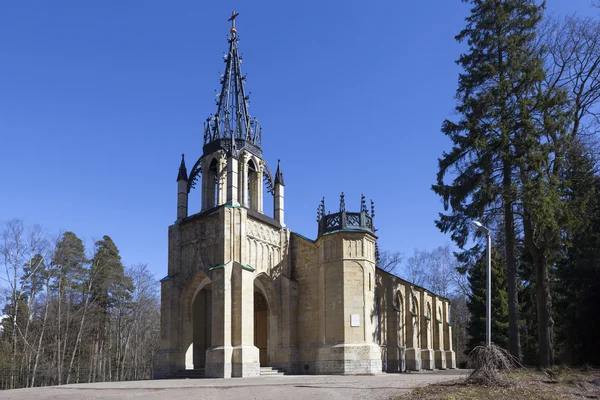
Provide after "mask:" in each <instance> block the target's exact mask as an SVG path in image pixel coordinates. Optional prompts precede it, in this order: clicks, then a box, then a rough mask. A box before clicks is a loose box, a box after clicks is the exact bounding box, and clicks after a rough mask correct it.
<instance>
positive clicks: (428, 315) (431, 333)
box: [425, 303, 433, 349]
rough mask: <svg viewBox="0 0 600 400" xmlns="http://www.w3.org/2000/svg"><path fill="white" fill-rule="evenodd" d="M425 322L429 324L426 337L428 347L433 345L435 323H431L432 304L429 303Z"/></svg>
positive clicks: (426, 346)
mask: <svg viewBox="0 0 600 400" xmlns="http://www.w3.org/2000/svg"><path fill="white" fill-rule="evenodd" d="M425 324H426V326H427V338H426V339H425V348H426V349H428V348H430V347H432V346H431V338H432V337H433V324H432V323H431V304H429V303H427V318H425Z"/></svg>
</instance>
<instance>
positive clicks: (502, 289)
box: [467, 251, 508, 353]
mask: <svg viewBox="0 0 600 400" xmlns="http://www.w3.org/2000/svg"><path fill="white" fill-rule="evenodd" d="M486 262H487V260H486V257H481V258H480V260H479V261H478V262H477V263H476V264H475V265H474V266H473V268H471V270H470V271H469V278H468V279H469V286H470V288H471V293H470V295H469V297H468V300H467V306H468V308H469V312H470V313H471V318H470V320H469V324H468V326H467V332H468V333H469V336H470V339H469V342H468V345H467V353H470V351H471V350H472V349H473V348H474V347H475V346H479V345H480V344H482V343H485V339H486V338H485V335H486V325H485V322H486V321H485V319H486V309H485V306H486V279H487V277H486V269H487V266H486ZM492 342H493V343H494V344H496V345H498V346H501V347H503V348H506V347H507V346H508V299H507V292H506V265H505V264H504V260H503V259H502V257H501V255H500V254H499V253H498V252H497V251H492Z"/></svg>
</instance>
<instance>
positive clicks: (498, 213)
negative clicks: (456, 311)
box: [433, 0, 544, 358]
mask: <svg viewBox="0 0 600 400" xmlns="http://www.w3.org/2000/svg"><path fill="white" fill-rule="evenodd" d="M463 1H465V2H467V3H470V4H471V5H472V8H471V14H470V16H468V17H467V18H466V21H467V26H466V28H465V29H463V30H462V31H461V32H460V34H459V35H458V36H457V37H456V39H457V40H458V41H459V42H467V44H468V46H469V49H468V51H467V52H466V53H465V54H462V55H461V56H460V58H459V60H458V64H459V65H460V66H461V67H462V68H463V72H462V73H461V74H460V75H459V87H458V89H457V99H458V105H457V106H456V111H457V113H458V114H459V115H460V119H459V120H458V121H457V122H453V121H450V120H446V121H444V123H443V126H442V131H443V133H444V134H446V135H447V136H448V137H449V138H450V139H451V140H452V143H453V148H452V150H451V151H450V152H449V153H446V152H444V154H443V156H442V158H441V159H440V160H439V172H438V177H437V184H436V185H434V186H433V190H434V191H435V192H436V193H437V194H439V195H440V196H442V197H443V199H444V207H445V209H446V210H448V209H449V208H451V213H450V214H441V215H440V218H439V220H438V221H436V224H437V226H438V227H439V228H440V230H442V232H452V239H453V240H454V241H455V242H456V243H457V245H458V246H459V247H461V248H463V247H464V245H465V244H466V242H467V238H468V234H469V230H470V229H469V228H470V227H469V222H470V221H471V220H473V219H483V221H484V222H485V223H493V222H494V221H498V220H502V221H503V224H504V227H503V228H504V229H503V231H504V238H503V239H504V240H503V241H504V244H505V249H504V257H505V262H506V266H507V290H508V309H509V350H510V352H511V353H512V354H513V355H514V356H516V357H518V358H520V357H521V344H520V337H519V301H518V277H517V261H516V257H515V246H516V232H515V230H516V229H515V224H516V221H515V207H516V203H517V200H518V198H517V195H518V193H519V191H518V182H517V181H515V179H514V178H515V175H516V173H517V154H516V153H515V152H516V149H515V141H516V139H517V138H516V136H517V134H518V132H520V131H521V130H522V124H523V121H522V118H521V116H520V111H521V110H522V108H523V107H524V105H523V102H527V101H528V99H529V97H530V95H531V91H532V89H533V87H535V86H536V85H537V84H538V83H539V82H541V81H542V80H543V77H544V73H543V69H542V62H541V60H540V59H539V58H536V57H534V56H532V53H531V51H530V48H531V45H532V42H533V40H534V39H535V30H536V25H537V24H538V22H539V21H540V19H541V17H542V10H543V7H544V3H542V4H541V5H538V4H537V3H536V1H534V0H463ZM447 174H455V175H456V176H455V177H454V179H453V181H452V182H451V183H450V184H447V183H445V182H444V178H445V177H446V175H447ZM478 250H479V249H476V251H475V253H477V252H478ZM471 254H472V252H466V253H465V254H464V257H467V256H469V255H471ZM463 261H464V260H463Z"/></svg>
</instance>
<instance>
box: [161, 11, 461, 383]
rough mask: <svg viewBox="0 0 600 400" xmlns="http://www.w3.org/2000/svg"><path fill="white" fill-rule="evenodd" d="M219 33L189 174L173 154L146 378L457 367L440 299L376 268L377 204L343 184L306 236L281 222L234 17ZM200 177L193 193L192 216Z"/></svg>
mask: <svg viewBox="0 0 600 400" xmlns="http://www.w3.org/2000/svg"><path fill="white" fill-rule="evenodd" d="M232 19H233V20H234V19H235V16H234V17H232ZM228 42H229V52H228V53H227V55H226V59H225V63H226V68H225V73H224V74H223V75H222V78H221V84H222V89H221V93H220V94H219V96H218V100H217V113H216V114H215V115H211V116H210V117H209V118H208V119H207V121H206V123H205V127H204V146H203V153H202V156H201V157H200V158H199V159H198V160H197V161H196V162H195V164H194V166H193V168H192V169H191V171H190V173H189V175H188V172H187V167H186V164H185V161H184V159H183V156H182V161H181V165H180V168H179V174H178V176H177V220H176V221H175V223H174V224H173V225H171V226H170V227H169V239H168V240H169V247H168V248H169V250H168V251H169V256H168V273H167V276H166V277H165V278H163V279H162V280H161V333H160V349H159V351H158V353H157V356H156V367H155V368H156V369H155V377H157V378H161V377H169V376H172V375H173V374H175V373H177V372H181V371H185V370H203V371H204V374H205V376H207V377H220V378H230V377H249V376H257V375H259V374H260V367H261V366H263V367H264V366H270V367H274V368H277V369H280V370H283V371H285V372H286V373H290V374H375V373H381V372H403V371H407V370H408V371H417V370H421V369H427V370H430V369H446V368H455V355H454V352H453V350H452V327H451V325H450V323H449V301H448V299H445V298H443V297H440V296H437V295H436V294H434V293H432V292H430V291H428V290H426V289H424V288H421V287H418V286H415V285H413V284H411V283H409V282H407V281H405V280H402V279H400V278H399V277H397V276H394V275H392V274H389V273H387V272H384V271H383V270H381V269H379V268H378V267H377V261H378V260H377V258H378V257H377V244H376V243H377V242H376V241H377V236H376V235H375V232H376V229H375V226H374V221H375V219H374V211H375V210H374V208H373V205H372V204H371V207H370V210H369V209H368V208H367V206H366V202H365V200H364V197H363V198H362V199H361V205H360V209H359V211H356V212H352V211H349V210H346V206H345V199H344V197H343V194H342V197H341V199H340V208H339V211H335V212H334V213H328V212H326V209H325V203H324V201H322V202H321V205H320V206H319V208H318V228H319V229H318V232H319V233H318V236H317V238H316V239H315V240H312V239H309V238H306V237H303V236H301V235H299V234H296V233H294V232H293V231H291V230H290V229H289V228H288V227H287V226H286V225H285V219H284V215H285V211H284V210H285V207H284V200H285V196H284V189H285V183H284V179H283V174H282V170H281V166H280V165H279V164H278V165H277V170H276V173H275V174H274V175H272V174H271V172H270V169H269V167H268V166H267V164H266V162H265V161H264V159H263V157H262V149H261V143H262V130H261V127H260V125H259V123H258V121H257V120H256V119H253V118H251V117H250V116H249V114H248V108H247V99H248V97H247V95H246V91H245V85H246V81H245V77H244V76H243V75H242V72H241V68H240V67H241V63H240V56H239V54H238V42H239V39H238V37H237V32H236V29H235V26H232V29H231V35H230V37H229V38H228ZM198 184H199V186H201V187H200V190H201V198H202V201H201V203H202V204H201V207H200V211H199V212H198V213H195V214H192V215H190V214H189V213H188V193H189V192H190V191H191V190H192V189H194V188H195V187H196V186H197V185H198ZM265 195H271V196H273V204H274V207H273V208H274V209H273V212H272V216H269V215H267V213H266V212H265V210H263V198H264V196H265ZM268 214H270V213H268Z"/></svg>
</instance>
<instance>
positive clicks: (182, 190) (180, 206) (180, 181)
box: [177, 154, 188, 221]
mask: <svg viewBox="0 0 600 400" xmlns="http://www.w3.org/2000/svg"><path fill="white" fill-rule="evenodd" d="M187 212H188V174H187V168H186V167H185V156H184V155H183V154H182V155H181V164H180V165H179V173H178V174H177V220H178V221H179V220H182V219H184V218H187Z"/></svg>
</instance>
